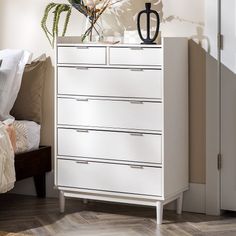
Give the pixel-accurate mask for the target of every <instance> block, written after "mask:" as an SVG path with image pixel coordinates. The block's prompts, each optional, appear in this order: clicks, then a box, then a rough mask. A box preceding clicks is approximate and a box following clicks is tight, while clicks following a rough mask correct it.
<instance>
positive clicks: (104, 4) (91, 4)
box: [41, 0, 122, 46]
mask: <svg viewBox="0 0 236 236" xmlns="http://www.w3.org/2000/svg"><path fill="white" fill-rule="evenodd" d="M121 1H122V0H68V4H66V3H65V4H64V3H63V4H61V3H54V2H52V3H49V4H48V5H47V6H46V8H45V11H44V16H43V18H42V21H41V27H42V29H43V30H44V33H45V34H46V37H47V39H48V40H49V42H50V44H51V45H52V46H53V45H54V42H55V38H56V37H57V36H58V35H59V29H58V28H59V23H60V18H61V14H62V13H63V12H64V13H65V12H66V17H65V21H64V26H63V31H62V34H61V35H62V36H65V34H66V31H67V26H68V23H69V21H70V16H71V12H72V9H73V8H74V9H76V10H78V11H79V12H80V13H82V14H83V15H84V16H85V17H86V18H87V20H88V22H89V26H88V28H87V29H86V31H85V32H84V33H83V34H82V38H81V39H82V42H83V41H84V40H85V39H88V40H90V41H92V39H93V32H96V34H97V35H99V34H100V33H99V29H98V28H99V27H101V26H99V24H98V20H99V18H100V17H101V15H102V14H103V13H104V11H105V10H106V9H108V8H110V7H111V6H112V5H114V4H116V3H118V2H121ZM50 14H53V24H52V28H51V30H50V29H49V28H48V26H47V23H48V18H49V15H50Z"/></svg>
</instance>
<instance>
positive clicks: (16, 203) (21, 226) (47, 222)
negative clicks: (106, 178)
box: [0, 194, 236, 236]
mask: <svg viewBox="0 0 236 236" xmlns="http://www.w3.org/2000/svg"><path fill="white" fill-rule="evenodd" d="M235 216H236V215H235V214H233V213H231V214H228V215H225V216H223V217H210V216H205V215H201V214H192V213H184V214H183V215H182V216H177V215H176V214H175V212H172V211H165V212H164V224H163V225H161V226H156V222H155V209H154V208H147V207H140V206H138V207H137V206H127V205H117V204H106V203H95V202H89V203H88V204H87V205H85V204H83V203H82V202H81V201H78V200H67V201H66V213H65V214H60V213H59V211H58V200H57V199H37V198H35V197H26V196H19V195H12V194H11V195H10V194H6V195H1V196H0V231H6V232H21V233H25V234H30V235H42V236H47V235H58V236H62V235H63V236H67V235H68V236H93V235H94V236H189V235H193V236H205V235H209V236H221V235H222V236H236V218H235Z"/></svg>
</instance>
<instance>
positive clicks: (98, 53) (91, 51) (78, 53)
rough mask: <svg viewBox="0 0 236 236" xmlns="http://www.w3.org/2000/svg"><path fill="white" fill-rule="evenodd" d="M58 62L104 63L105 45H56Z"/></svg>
mask: <svg viewBox="0 0 236 236" xmlns="http://www.w3.org/2000/svg"><path fill="white" fill-rule="evenodd" d="M57 53H58V56H57V58H58V63H60V64H70V63H71V64H98V65H105V64H106V48H105V47H86V46H80V47H58V52H57Z"/></svg>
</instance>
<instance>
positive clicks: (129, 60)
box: [110, 47, 163, 66]
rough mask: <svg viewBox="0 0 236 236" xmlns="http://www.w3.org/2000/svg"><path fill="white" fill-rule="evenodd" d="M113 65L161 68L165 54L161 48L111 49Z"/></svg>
mask: <svg viewBox="0 0 236 236" xmlns="http://www.w3.org/2000/svg"><path fill="white" fill-rule="evenodd" d="M110 64H111V65H138V66H161V65H162V64H163V53H162V49H161V48H141V47H137V48H133V47H130V48H128V47H127V48H121V47H119V48H118V47H117V48H116V47H114V48H110Z"/></svg>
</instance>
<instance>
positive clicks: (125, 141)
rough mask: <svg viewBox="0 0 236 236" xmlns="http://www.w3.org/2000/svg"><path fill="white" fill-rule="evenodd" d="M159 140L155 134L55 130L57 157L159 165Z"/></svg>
mask: <svg viewBox="0 0 236 236" xmlns="http://www.w3.org/2000/svg"><path fill="white" fill-rule="evenodd" d="M161 143H162V137H161V135H155V134H143V133H124V132H108V131H96V130H81V129H58V155H59V156H77V157H87V158H98V159H107V160H122V161H129V162H144V163H161V159H162V158H161V156H162V147H161Z"/></svg>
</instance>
